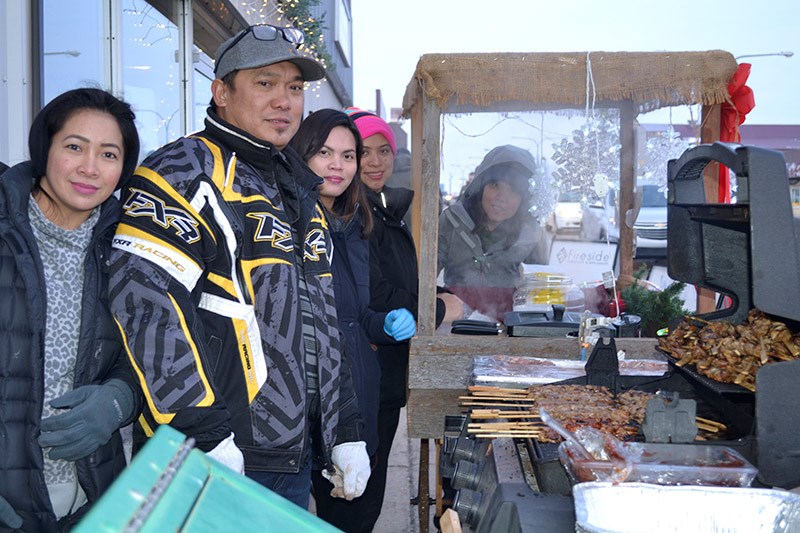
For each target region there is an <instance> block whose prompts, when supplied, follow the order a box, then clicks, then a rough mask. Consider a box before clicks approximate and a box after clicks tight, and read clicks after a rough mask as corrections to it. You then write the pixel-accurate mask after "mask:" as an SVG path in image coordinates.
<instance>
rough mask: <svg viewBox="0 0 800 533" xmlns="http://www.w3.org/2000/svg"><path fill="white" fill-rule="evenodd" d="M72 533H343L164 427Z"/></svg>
mask: <svg viewBox="0 0 800 533" xmlns="http://www.w3.org/2000/svg"><path fill="white" fill-rule="evenodd" d="M73 531H75V532H77V533H95V532H98V531H142V532H156V531H157V532H159V533H160V532H163V531H185V532H205V531H209V532H211V531H213V532H219V531H236V532H243V531H279V532H281V533H290V532H295V531H298V532H300V531H309V532H323V533H324V532H335V531H339V530H338V529H336V528H335V527H333V526H331V525H330V524H328V523H327V522H324V521H323V520H321V519H319V518H317V517H316V516H314V515H313V514H311V513H309V512H308V511H306V510H305V509H301V508H300V507H298V506H296V505H295V504H293V503H292V502H290V501H289V500H286V499H284V498H282V497H281V496H278V495H277V494H275V493H274V492H272V491H270V490H269V489H267V488H265V487H263V486H261V485H259V484H258V483H256V482H255V481H253V480H251V479H249V478H247V477H246V476H243V475H241V474H237V473H236V472H234V471H232V470H230V469H229V468H226V467H224V466H222V465H221V464H220V463H218V462H217V461H215V460H213V459H211V458H209V457H208V456H206V454H204V453H203V452H201V451H200V450H195V449H193V448H192V447H191V444H189V443H188V442H187V441H186V437H185V436H184V435H183V434H182V433H180V432H178V431H176V430H175V429H173V428H171V427H169V426H161V427H160V428H159V429H158V431H156V433H155V435H154V436H153V438H151V439H150V441H149V442H148V443H147V444H146V445H145V446H144V447H143V448H142V450H141V451H140V452H139V453H138V454H137V455H136V457H134V460H133V461H132V462H131V464H130V466H128V468H126V469H125V471H123V472H122V475H120V477H119V478H118V479H117V480H116V481H115V482H114V484H113V485H112V486H111V487H110V488H109V489H108V491H107V492H106V493H105V494H104V495H103V497H102V498H101V499H100V501H98V502H97V503H96V504H95V505H94V507H93V508H92V510H91V511H90V512H89V513H88V514H87V515H86V517H85V518H84V519H83V520H81V522H80V523H79V524H78V527H77V528H75V529H74V530H73Z"/></svg>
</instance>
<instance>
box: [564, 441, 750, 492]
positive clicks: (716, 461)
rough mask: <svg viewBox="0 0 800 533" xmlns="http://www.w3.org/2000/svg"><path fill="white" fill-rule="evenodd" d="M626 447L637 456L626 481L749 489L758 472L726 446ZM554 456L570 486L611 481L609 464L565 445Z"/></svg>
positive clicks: (642, 444) (565, 443)
mask: <svg viewBox="0 0 800 533" xmlns="http://www.w3.org/2000/svg"><path fill="white" fill-rule="evenodd" d="M628 446H629V447H630V448H631V449H632V450H633V451H634V452H641V454H640V455H639V458H638V459H636V460H635V461H634V463H633V468H632V469H631V471H630V474H629V475H628V477H627V478H626V479H625V481H626V482H640V483H652V484H655V485H715V486H721V487H749V486H750V484H751V483H752V482H753V479H754V478H755V477H756V474H757V473H758V470H757V469H756V468H755V467H754V466H753V465H751V464H750V463H748V462H747V460H746V459H745V458H744V457H742V455H741V454H739V453H738V452H737V451H736V450H733V449H731V448H729V447H727V446H709V445H694V444H650V443H639V442H632V443H628ZM558 455H559V458H560V459H561V463H562V464H563V465H564V466H565V467H566V469H567V473H568V474H569V476H570V479H571V480H572V481H573V483H582V482H586V481H608V480H611V479H612V472H613V468H614V465H613V464H612V462H611V461H600V460H595V459H591V460H586V459H583V458H580V457H579V456H578V455H577V454H576V453H575V450H574V448H573V447H572V446H571V445H570V444H569V443H567V442H563V443H561V444H560V445H559V447H558ZM635 455H636V453H634V456H635Z"/></svg>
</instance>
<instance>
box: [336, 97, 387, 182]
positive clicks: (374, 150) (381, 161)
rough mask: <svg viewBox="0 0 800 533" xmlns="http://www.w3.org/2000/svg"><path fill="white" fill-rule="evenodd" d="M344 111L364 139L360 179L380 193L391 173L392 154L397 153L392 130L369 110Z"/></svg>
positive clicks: (352, 109) (350, 109)
mask: <svg viewBox="0 0 800 533" xmlns="http://www.w3.org/2000/svg"><path fill="white" fill-rule="evenodd" d="M345 113H347V114H348V115H349V116H350V120H352V121H353V122H354V123H355V125H356V127H357V128H358V131H359V132H360V133H361V138H362V139H364V151H363V152H362V157H361V181H363V182H364V184H365V185H366V186H367V187H369V188H370V190H373V191H375V192H376V193H380V192H381V190H382V189H383V186H384V185H386V180H388V179H389V177H390V176H391V175H392V166H393V165H394V156H395V154H396V153H397V141H396V140H395V137H394V131H392V128H391V126H389V125H388V124H387V123H386V121H385V120H383V119H382V118H381V117H379V116H378V115H375V114H374V113H370V112H369V111H364V110H363V109H359V108H357V107H348V108H347V110H346V111H345Z"/></svg>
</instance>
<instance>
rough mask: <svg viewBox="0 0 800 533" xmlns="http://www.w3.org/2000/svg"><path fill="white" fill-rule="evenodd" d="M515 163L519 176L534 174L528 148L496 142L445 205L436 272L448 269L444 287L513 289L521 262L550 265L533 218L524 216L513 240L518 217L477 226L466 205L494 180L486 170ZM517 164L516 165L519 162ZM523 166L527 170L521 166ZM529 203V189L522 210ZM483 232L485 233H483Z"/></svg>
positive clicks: (544, 245)
mask: <svg viewBox="0 0 800 533" xmlns="http://www.w3.org/2000/svg"><path fill="white" fill-rule="evenodd" d="M504 163H506V164H508V163H516V164H517V165H519V167H521V168H519V167H517V168H516V169H515V172H514V173H515V174H516V175H517V176H518V177H515V178H511V179H523V178H522V176H527V178H530V177H531V176H533V174H534V171H535V169H536V162H535V161H534V159H533V156H532V155H531V154H530V152H528V151H527V150H523V149H521V148H518V147H516V146H512V145H503V146H498V147H496V148H494V149H493V150H491V151H490V152H489V153H487V154H486V157H484V159H483V161H482V162H481V164H480V165H478V168H477V169H476V170H475V177H474V179H473V180H472V182H471V183H470V184H469V185H468V186H467V188H466V189H465V190H464V194H463V195H462V198H461V200H460V201H459V202H458V203H456V204H454V205H452V206H451V207H449V208H448V209H446V210H445V211H444V212H443V213H442V215H441V217H440V218H439V250H438V271H439V272H441V271H442V270H444V284H445V286H446V287H448V288H450V287H463V286H468V287H496V288H514V287H516V286H517V285H518V283H519V282H520V280H521V274H520V265H521V264H522V263H534V264H546V263H547V261H548V255H549V249H548V244H547V237H546V234H545V232H544V230H543V229H542V228H541V227H540V226H539V225H538V224H536V222H535V221H534V220H533V219H532V218H531V217H530V216H527V213H526V215H525V216H523V217H521V221H522V222H521V223H522V224H523V225H522V228H521V230H520V232H519V237H517V239H516V241H515V242H514V243H513V244H511V245H509V244H508V243H507V239H506V238H505V236H507V235H508V234H509V232H510V231H511V227H510V224H511V223H512V222H513V221H515V220H516V219H517V217H515V218H514V219H511V220H510V221H506V222H503V223H501V224H500V225H499V226H498V227H497V228H495V229H494V230H492V231H488V230H486V229H485V228H484V229H481V228H476V223H475V221H474V220H473V219H472V217H470V215H469V213H468V212H467V209H466V208H465V206H464V204H465V203H468V202H469V201H470V198H471V197H473V196H475V195H477V197H476V198H474V199H473V200H476V201H477V202H480V200H481V195H482V191H483V188H484V186H485V185H486V184H487V183H488V182H489V181H490V180H491V179H496V177H494V178H493V177H492V176H491V174H492V173H488V172H487V171H488V170H489V169H490V168H492V167H494V166H496V165H500V164H504ZM515 166H516V165H515ZM523 169H524V170H523ZM529 206H530V193H529V192H528V193H526V194H523V199H522V203H521V204H520V208H519V209H520V210H526V211H527V209H528V207H529ZM481 236H483V238H481Z"/></svg>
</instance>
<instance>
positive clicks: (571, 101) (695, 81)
mask: <svg viewBox="0 0 800 533" xmlns="http://www.w3.org/2000/svg"><path fill="white" fill-rule="evenodd" d="M588 57H589V60H590V64H591V73H592V78H593V79H594V91H595V92H594V94H593V95H592V96H590V100H591V99H592V98H593V99H594V100H596V101H597V102H598V103H599V102H615V101H622V100H630V101H632V102H633V103H634V105H635V106H636V107H637V108H638V111H639V112H647V111H652V110H654V109H658V108H660V107H666V106H674V105H688V104H698V103H702V104H707V105H711V104H720V103H722V102H725V101H726V100H727V98H728V90H727V85H728V81H729V80H730V79H731V77H732V76H733V74H734V72H736V68H737V63H736V59H734V57H733V55H732V54H730V53H729V52H726V51H723V50H711V51H707V52H591V53H589V54H588ZM587 64H588V63H587V52H568V53H557V52H548V53H525V54H523V53H492V54H426V55H423V56H422V57H421V58H420V60H419V62H418V63H417V68H416V71H415V72H414V76H413V78H412V79H411V82H410V83H409V84H408V87H407V88H406V93H405V97H404V98H403V114H404V115H405V116H408V115H409V114H410V112H411V108H412V107H413V106H414V103H415V102H416V100H417V98H418V97H419V95H420V94H421V93H420V91H423V90H424V91H425V92H426V94H427V96H428V98H429V99H431V100H433V101H434V102H435V103H436V105H437V106H439V107H440V108H441V109H442V111H445V112H446V111H447V105H448V102H450V101H451V99H453V98H454V101H455V102H457V103H458V104H470V105H474V106H479V107H488V106H490V105H491V104H493V103H495V102H509V101H527V102H532V103H534V104H541V105H553V104H556V105H558V104H561V105H564V106H565V107H580V106H584V105H585V104H586V81H587Z"/></svg>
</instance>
